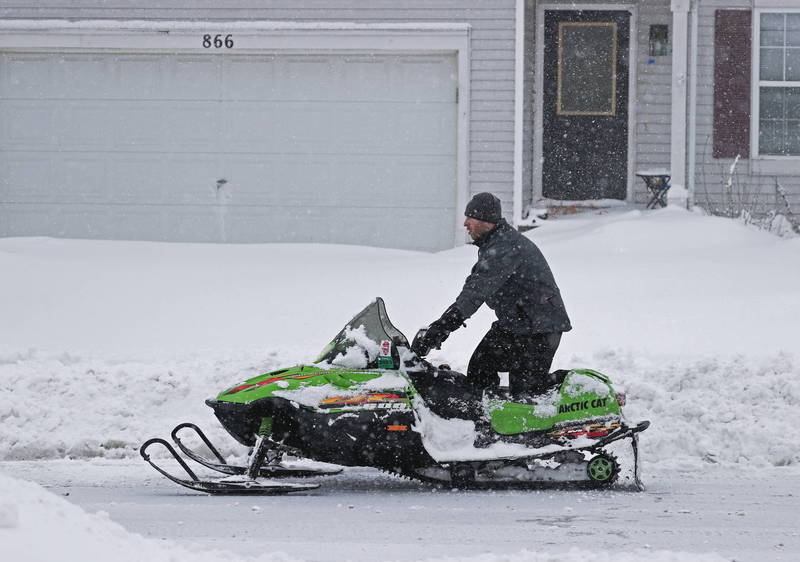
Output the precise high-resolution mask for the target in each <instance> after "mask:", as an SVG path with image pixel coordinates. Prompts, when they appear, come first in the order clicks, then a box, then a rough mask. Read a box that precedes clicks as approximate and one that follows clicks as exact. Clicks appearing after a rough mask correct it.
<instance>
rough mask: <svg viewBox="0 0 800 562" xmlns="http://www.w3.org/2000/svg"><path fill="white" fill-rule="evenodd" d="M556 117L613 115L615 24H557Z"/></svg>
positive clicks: (614, 108) (615, 82) (614, 105)
mask: <svg viewBox="0 0 800 562" xmlns="http://www.w3.org/2000/svg"><path fill="white" fill-rule="evenodd" d="M558 45H559V47H558V77H557V79H558V95H557V104H558V105H557V108H556V113H557V114H558V115H615V114H616V95H615V92H616V88H617V73H616V60H617V24H616V23H614V22H561V23H559V25H558Z"/></svg>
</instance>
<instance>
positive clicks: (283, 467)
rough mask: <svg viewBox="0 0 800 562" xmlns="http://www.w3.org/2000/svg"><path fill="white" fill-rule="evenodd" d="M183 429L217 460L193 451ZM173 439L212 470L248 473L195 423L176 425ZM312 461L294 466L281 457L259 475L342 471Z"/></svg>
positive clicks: (270, 476)
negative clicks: (187, 443)
mask: <svg viewBox="0 0 800 562" xmlns="http://www.w3.org/2000/svg"><path fill="white" fill-rule="evenodd" d="M182 429H189V430H191V431H194V432H195V433H196V434H197V436H198V437H199V438H200V439H201V440H202V441H203V443H204V444H205V446H206V447H208V450H209V451H211V454H213V455H214V457H216V459H217V460H216V462H215V461H212V460H209V459H207V458H205V457H204V456H202V455H200V454H199V453H197V452H196V451H193V450H192V449H190V448H189V447H187V446H186V445H185V444H184V443H183V441H181V439H180V437H179V436H178V432H179V431H180V430H182ZM171 435H172V440H173V441H174V442H175V444H176V445H177V446H178V448H179V449H180V450H181V452H183V454H185V455H186V456H187V457H189V458H190V459H192V460H193V461H195V462H196V463H198V464H201V465H203V466H205V467H206V468H210V469H211V470H216V471H217V472H221V473H222V474H229V475H241V474H247V471H248V467H246V466H239V465H233V464H228V463H227V462H226V461H225V459H224V458H223V457H222V455H221V454H220V453H219V451H218V450H217V448H216V447H214V445H213V444H212V443H211V441H210V440H209V439H208V437H207V436H206V434H205V433H204V432H203V431H202V430H201V429H200V428H199V427H197V426H196V425H195V424H193V423H188V422H187V423H182V424H179V425H177V426H175V429H173V430H172V434H171ZM308 463H310V465H309V466H302V465H298V466H292V465H291V464H290V463H287V462H285V461H281V460H280V459H275V460H274V462H272V463H269V464H262V466H261V467H260V468H259V473H258V476H260V477H264V478H286V477H295V478H309V477H312V476H333V475H335V474H339V473H341V472H342V469H341V468H338V467H335V465H329V464H328V463H321V462H314V461H308Z"/></svg>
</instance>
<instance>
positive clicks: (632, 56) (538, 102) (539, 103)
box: [533, 4, 638, 202]
mask: <svg viewBox="0 0 800 562" xmlns="http://www.w3.org/2000/svg"><path fill="white" fill-rule="evenodd" d="M545 10H567V11H578V10H597V11H615V12H628V13H630V15H631V18H630V24H629V26H628V60H629V66H628V166H627V168H628V177H627V179H626V181H627V186H626V189H625V193H626V196H625V200H626V201H628V202H630V201H633V180H634V165H633V164H634V162H635V161H636V105H637V104H636V80H637V72H636V71H637V56H638V40H637V36H638V34H637V29H638V10H637V7H636V6H635V5H633V4H539V5H538V6H537V7H536V68H535V76H534V88H535V92H536V99H535V100H534V117H533V186H534V187H533V200H534V201H536V200H538V199H541V198H542V157H543V156H542V155H543V148H544V147H543V145H544V137H543V134H544V118H543V116H542V112H543V111H544V100H543V88H544V12H545Z"/></svg>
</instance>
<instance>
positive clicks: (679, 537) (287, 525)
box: [0, 460, 800, 562]
mask: <svg viewBox="0 0 800 562" xmlns="http://www.w3.org/2000/svg"><path fill="white" fill-rule="evenodd" d="M646 470H647V469H646ZM0 471H2V472H5V473H6V474H8V475H11V476H16V477H24V478H26V479H29V480H34V481H37V482H39V483H41V484H43V485H45V486H46V487H48V488H49V489H50V490H51V491H52V492H54V493H56V494H59V495H63V496H65V497H66V499H68V500H69V501H71V502H73V503H75V504H77V505H79V506H81V507H82V508H84V509H85V510H87V511H89V512H98V511H105V512H107V513H108V515H109V517H110V518H111V519H112V520H114V521H116V522H118V523H120V524H121V525H123V526H124V527H125V528H126V529H128V530H130V531H133V532H136V533H139V534H142V535H144V536H147V537H154V538H166V539H171V540H174V541H177V542H179V543H183V544H184V545H185V546H190V547H192V548H202V549H204V550H205V549H207V548H215V549H222V550H228V551H233V552H236V553H239V554H244V555H256V554H259V553H263V552H279V551H283V552H285V553H287V554H289V555H290V556H291V557H295V558H301V559H304V560H309V561H310V560H319V561H328V560H337V561H338V560H353V561H367V560H369V561H372V560H398V561H399V560H421V559H427V558H433V557H444V556H453V557H472V556H475V555H479V554H483V553H493V555H502V554H513V553H518V552H520V551H521V550H529V551H534V552H548V553H557V552H562V551H566V550H569V548H570V547H578V548H581V549H583V550H589V551H606V552H609V551H610V552H631V551H636V550H639V549H642V548H646V549H652V550H654V551H658V550H670V551H682V552H694V553H709V552H716V553H718V554H720V555H722V556H724V557H725V558H728V559H731V560H737V561H739V562H746V561H754V562H755V561H758V562H766V561H771V560H776V561H778V560H785V561H790V560H791V561H796V560H798V559H800V531H798V529H799V528H800V516H799V515H798V512H797V507H798V497H800V477H798V476H800V475H799V474H798V471H797V470H796V469H795V468H785V469H778V468H772V469H767V470H766V471H765V472H764V473H761V474H758V473H756V472H755V471H746V472H736V471H733V470H730V469H726V470H707V471H704V472H702V473H701V474H700V475H693V474H692V473H674V472H666V471H665V472H664V473H661V474H659V473H656V474H654V473H653V472H652V469H650V470H649V471H648V474H647V477H646V483H647V485H648V488H647V491H645V492H643V493H635V492H625V491H615V490H612V491H583V490H534V491H499V492H485V491H472V492H460V491H451V490H442V489H436V488H434V487H432V486H429V485H425V484H420V483H416V482H410V481H406V480H401V479H398V478H395V477H393V476H389V475H384V474H381V473H379V472H377V471H374V470H370V469H347V470H346V471H345V473H344V474H342V475H340V476H336V477H332V478H329V479H327V480H323V479H319V480H318V481H319V482H320V483H321V484H322V487H321V488H320V489H318V490H315V491H313V492H306V493H304V494H299V495H292V496H281V497H255V498H246V497H211V496H206V495H202V494H196V493H192V492H190V491H184V490H182V489H180V488H178V487H177V486H175V485H172V484H170V483H168V482H166V481H165V480H164V479H163V478H161V477H159V476H158V475H156V474H150V472H151V471H149V469H148V467H147V466H146V465H143V463H141V462H134V461H130V460H126V461H110V460H95V461H47V462H4V463H0ZM67 494H68V495H67Z"/></svg>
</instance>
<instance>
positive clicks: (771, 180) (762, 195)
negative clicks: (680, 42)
mask: <svg viewBox="0 0 800 562" xmlns="http://www.w3.org/2000/svg"><path fill="white" fill-rule="evenodd" d="M786 3H787V6H788V5H789V4H791V2H790V1H789V0H787V2H786ZM731 9H743V10H750V9H752V4H751V2H743V1H723V0H706V1H705V2H702V3H701V4H700V10H699V17H698V20H699V25H698V30H699V33H698V67H697V77H698V78H697V131H696V137H695V139H696V143H697V149H696V158H697V163H696V169H695V193H694V203H695V204H696V205H698V206H700V207H703V208H706V209H708V210H711V211H713V212H717V213H723V214H730V215H735V214H738V212H739V211H741V210H746V211H750V212H753V213H755V214H763V213H766V212H769V211H778V212H783V211H784V210H785V208H786V202H785V201H784V200H783V198H782V197H781V196H780V195H779V193H778V190H777V189H776V185H780V186H781V188H782V189H783V191H784V192H785V193H786V195H787V197H788V201H789V204H790V205H791V207H792V210H793V212H794V214H795V216H798V215H800V173H798V172H800V159H798V160H794V170H790V169H787V170H784V171H781V172H768V171H767V172H762V171H759V170H758V161H757V159H753V158H752V157H751V158H749V159H748V158H740V159H739V160H738V161H737V160H736V158H714V157H713V139H714V81H713V77H714V20H715V15H716V11H717V10H731ZM753 22H754V25H755V24H757V21H756V19H755V18H753ZM751 122H752V121H751ZM753 148H754V147H753ZM753 156H755V155H753ZM734 164H735V165H734Z"/></svg>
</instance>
